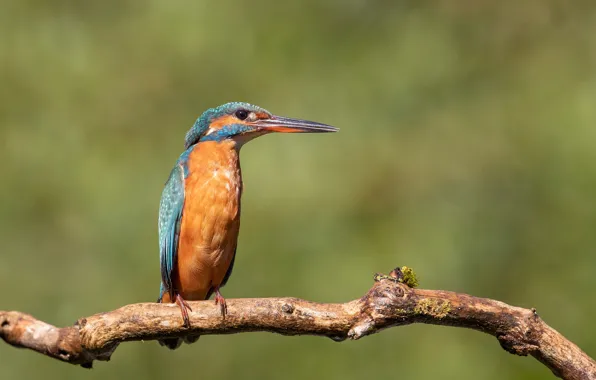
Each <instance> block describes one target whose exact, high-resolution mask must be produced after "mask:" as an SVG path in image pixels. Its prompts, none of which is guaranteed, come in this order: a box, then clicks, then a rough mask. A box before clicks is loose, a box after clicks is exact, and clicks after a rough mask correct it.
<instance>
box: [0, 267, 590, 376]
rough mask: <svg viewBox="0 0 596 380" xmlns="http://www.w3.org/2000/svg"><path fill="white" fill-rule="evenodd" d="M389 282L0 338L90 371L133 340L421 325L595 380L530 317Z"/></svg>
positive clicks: (20, 316)
mask: <svg viewBox="0 0 596 380" xmlns="http://www.w3.org/2000/svg"><path fill="white" fill-rule="evenodd" d="M392 276H393V277H391V276H382V275H377V276H376V278H375V280H376V281H375V284H374V285H373V287H372V288H371V289H370V290H369V291H368V292H367V293H366V294H365V295H364V296H363V297H362V298H360V299H357V300H353V301H351V302H347V303H343V304H324V303H315V302H310V301H305V300H301V299H297V298H255V299H230V300H228V301H227V306H228V313H227V315H226V317H225V318H222V315H221V314H220V308H219V307H217V306H215V304H214V302H213V301H196V302H189V305H190V306H191V308H192V312H190V313H189V317H190V322H191V327H190V328H185V327H184V325H183V321H182V318H181V315H180V310H179V308H178V306H177V305H175V304H158V303H140V304H131V305H126V306H123V307H121V308H120V309H117V310H114V311H110V312H106V313H100V314H96V315H93V316H90V317H86V318H81V319H80V320H79V321H78V322H77V323H76V324H75V325H74V326H70V327H63V328H57V327H54V326H52V325H49V324H47V323H45V322H42V321H39V320H37V319H35V318H33V317H32V316H30V315H27V314H24V313H21V312H16V311H0V337H2V339H4V341H6V342H7V343H9V344H11V345H13V346H15V347H23V348H29V349H31V350H34V351H37V352H40V353H42V354H44V355H47V356H50V357H53V358H56V359H59V360H62V361H65V362H68V363H72V364H79V365H82V366H83V367H86V368H90V367H91V366H92V363H93V361H94V360H109V359H110V357H111V355H112V353H113V352H114V350H115V349H116V348H117V346H118V344H120V343H122V342H127V341H133V340H155V339H159V338H167V337H182V336H186V335H207V334H235V333H240V332H248V331H269V332H274V333H278V334H282V335H318V336H325V337H328V338H331V339H333V340H334V341H338V342H340V341H343V340H345V339H359V338H362V337H364V336H366V335H369V334H373V333H376V332H379V331H381V330H382V329H386V328H389V327H394V326H402V325H408V324H411V323H427V324H434V325H444V326H455V327H464V328H470V329H474V330H478V331H482V332H485V333H487V334H490V335H492V336H494V337H496V338H497V339H498V341H499V343H500V344H501V346H502V347H503V348H504V349H505V350H507V351H508V352H510V353H512V354H516V355H522V356H526V355H531V356H533V357H535V358H536V359H538V360H539V361H540V362H542V363H543V364H544V365H546V366H547V367H548V368H550V369H551V371H552V372H553V373H554V375H555V376H558V377H560V378H563V379H574V380H575V379H578V380H579V379H595V380H596V362H595V361H594V360H593V359H591V358H590V357H589V356H588V355H586V354H585V353H584V352H583V351H582V350H581V349H580V348H579V347H577V346H576V345H575V344H573V343H572V342H570V341H569V340H567V339H566V338H565V337H563V336H562V335H561V334H559V333H558V332H557V331H555V330H554V329H553V328H551V327H550V326H548V325H547V324H546V323H544V322H543V321H542V319H541V318H540V317H539V316H538V314H537V313H536V310H534V309H531V310H530V309H523V308H519V307H514V306H510V305H507V304H505V303H503V302H500V301H495V300H491V299H486V298H478V297H473V296H470V295H467V294H461V293H454V292H448V291H442V290H423V289H414V288H411V287H409V286H407V285H406V284H404V283H402V282H400V281H401V280H402V278H401V277H400V273H399V270H398V271H397V272H396V271H394V272H392ZM396 277H400V278H396Z"/></svg>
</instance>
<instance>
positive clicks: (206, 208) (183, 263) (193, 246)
mask: <svg viewBox="0 0 596 380" xmlns="http://www.w3.org/2000/svg"><path fill="white" fill-rule="evenodd" d="M187 165H188V176H187V177H186V179H185V185H184V190H185V191H184V193H185V194H184V198H185V201H184V209H183V212H182V223H181V229H180V240H179V247H178V273H179V277H180V278H179V281H180V282H181V284H180V285H181V286H182V288H187V289H188V291H189V292H195V291H199V290H202V289H203V288H205V287H208V286H211V285H218V283H219V282H221V281H222V279H223V277H224V275H225V273H226V271H227V269H228V267H229V265H230V263H231V260H232V258H233V256H234V252H235V249H236V241H237V238H238V231H239V227H240V197H241V194H242V179H241V173H240V164H239V161H238V152H237V151H236V149H235V148H234V146H233V145H232V143H227V142H223V143H218V142H204V143H200V144H199V145H197V147H195V149H194V150H193V152H192V153H191V154H190V156H189V161H188V164H187ZM190 288H192V289H190ZM181 290H184V289H181Z"/></svg>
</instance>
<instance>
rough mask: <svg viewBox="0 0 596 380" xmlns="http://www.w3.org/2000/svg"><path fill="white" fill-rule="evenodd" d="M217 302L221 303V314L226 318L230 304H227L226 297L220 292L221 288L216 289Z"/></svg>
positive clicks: (217, 303)
mask: <svg viewBox="0 0 596 380" xmlns="http://www.w3.org/2000/svg"><path fill="white" fill-rule="evenodd" d="M215 304H216V305H219V307H220V309H221V316H222V318H225V317H226V314H227V313H228V305H227V304H226V299H225V298H223V296H222V295H221V293H220V292H219V289H218V290H216V291H215Z"/></svg>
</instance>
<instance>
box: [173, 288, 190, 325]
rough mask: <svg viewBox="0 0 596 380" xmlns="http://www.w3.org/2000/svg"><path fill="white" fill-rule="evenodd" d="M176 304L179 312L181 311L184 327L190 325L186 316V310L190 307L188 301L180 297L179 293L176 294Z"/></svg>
mask: <svg viewBox="0 0 596 380" xmlns="http://www.w3.org/2000/svg"><path fill="white" fill-rule="evenodd" d="M176 304H177V305H178V306H179V307H180V312H181V313H182V319H183V320H184V327H186V328H189V327H190V318H188V312H189V311H191V312H192V309H191V308H190V306H189V305H188V303H187V302H186V301H185V300H184V298H182V296H181V295H180V294H176Z"/></svg>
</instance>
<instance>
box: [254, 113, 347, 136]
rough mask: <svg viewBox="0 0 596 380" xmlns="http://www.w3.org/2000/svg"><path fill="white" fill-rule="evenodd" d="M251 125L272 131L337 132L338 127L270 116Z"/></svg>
mask: <svg viewBox="0 0 596 380" xmlns="http://www.w3.org/2000/svg"><path fill="white" fill-rule="evenodd" d="M252 124H253V125H255V126H257V127H259V128H261V129H264V130H268V131H272V132H285V133H324V132H337V131H339V128H335V127H332V126H330V125H327V124H322V123H317V122H315V121H308V120H300V119H291V118H289V117H282V116H272V117H271V118H269V119H261V120H257V121H255V122H254V123H252Z"/></svg>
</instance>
